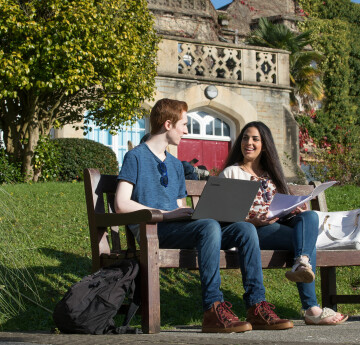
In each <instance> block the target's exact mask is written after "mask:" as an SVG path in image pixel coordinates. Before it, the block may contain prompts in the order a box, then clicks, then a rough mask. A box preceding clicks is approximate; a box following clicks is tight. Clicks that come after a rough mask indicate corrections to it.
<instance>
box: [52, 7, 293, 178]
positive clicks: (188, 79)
mask: <svg viewBox="0 0 360 345" xmlns="http://www.w3.org/2000/svg"><path fill="white" fill-rule="evenodd" d="M148 6H149V10H150V11H152V13H153V14H154V17H155V28H156V30H157V32H158V33H159V35H161V36H162V41H161V43H160V49H159V53H158V61H159V65H158V76H157V78H156V96H155V101H154V102H156V101H157V100H158V99H161V98H163V97H167V98H172V99H177V100H185V101H186V102H187V104H188V106H189V112H188V119H189V125H188V127H189V134H188V135H187V136H186V137H184V138H183V140H182V142H181V144H180V146H179V147H178V148H176V147H171V148H169V150H170V152H172V153H173V154H175V155H177V156H178V158H179V159H180V160H187V161H189V160H191V159H193V158H196V159H198V160H199V162H198V163H197V164H198V165H205V166H206V167H207V168H208V169H209V170H210V169H216V170H219V169H221V167H222V164H223V161H224V159H225V157H226V155H227V153H228V151H229V149H230V147H231V144H232V143H233V142H234V140H235V139H236V137H237V135H238V134H239V132H240V130H241V128H242V127H243V126H244V125H245V124H246V123H247V122H249V121H254V120H259V121H263V122H264V123H266V124H267V125H268V126H269V127H270V129H271V130H272V133H273V136H274V139H275V142H276V145H277V148H278V151H279V154H280V157H281V159H282V160H283V162H284V168H285V173H286V176H287V178H288V179H289V180H292V179H294V178H295V176H296V172H295V171H296V168H297V165H298V161H299V150H298V128H297V125H296V122H295V120H294V118H293V115H292V113H291V111H290V107H289V94H290V91H291V88H290V81H289V53H288V52H286V51H281V50H274V49H269V48H260V47H252V46H247V45H245V44H244V38H245V37H246V35H248V34H249V32H250V28H251V27H253V26H254V25H256V22H257V20H258V18H260V17H268V18H270V19H271V20H274V21H276V22H283V23H286V24H287V25H290V26H291V25H293V23H295V22H296V20H299V17H298V16H296V12H297V6H296V1H293V0H272V1H271V2H270V1H260V0H234V1H233V2H232V3H231V4H229V5H227V6H225V7H223V8H221V9H219V10H215V8H214V7H213V5H212V3H211V1H210V0H148ZM154 102H145V104H144V105H143V106H144V107H146V108H151V106H152V105H153V104H154ZM148 131H149V123H148V119H143V120H141V121H138V123H137V124H136V125H134V126H133V127H132V128H124V130H123V131H121V132H119V134H118V136H111V135H110V134H109V133H107V132H106V131H100V130H99V129H96V128H94V130H93V131H92V132H91V133H90V134H88V138H90V139H93V140H96V141H100V142H103V143H104V144H106V145H108V146H110V147H112V148H113V149H114V151H115V152H116V153H117V155H118V159H119V163H120V165H121V162H122V158H123V156H124V154H125V153H126V151H127V149H128V147H127V142H128V141H129V140H131V142H132V144H133V145H136V144H138V143H139V141H140V139H141V137H142V136H143V135H144V134H145V133H146V132H148ZM74 135H76V136H79V135H80V136H81V135H82V134H81V133H74V132H73V131H72V129H71V126H68V127H65V128H63V129H61V130H58V131H57V132H56V134H55V136H57V137H65V136H74ZM289 157H290V159H289Z"/></svg>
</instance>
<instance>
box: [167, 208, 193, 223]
mask: <svg viewBox="0 0 360 345" xmlns="http://www.w3.org/2000/svg"><path fill="white" fill-rule="evenodd" d="M162 213H163V215H164V220H170V219H175V218H181V217H189V216H191V215H192V214H193V213H194V210H193V209H192V208H191V207H179V208H177V209H175V210H172V211H162Z"/></svg>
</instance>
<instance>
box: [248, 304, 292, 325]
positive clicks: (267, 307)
mask: <svg viewBox="0 0 360 345" xmlns="http://www.w3.org/2000/svg"><path fill="white" fill-rule="evenodd" d="M273 309H275V306H274V305H272V304H270V303H268V302H266V301H262V302H259V303H256V304H255V305H253V306H252V307H250V308H249V309H248V311H247V317H246V321H248V322H250V323H251V326H252V328H253V329H266V330H275V329H288V328H293V327H294V324H293V322H292V321H290V320H286V319H280V318H279V317H278V316H277V315H276V314H275V312H274V311H273Z"/></svg>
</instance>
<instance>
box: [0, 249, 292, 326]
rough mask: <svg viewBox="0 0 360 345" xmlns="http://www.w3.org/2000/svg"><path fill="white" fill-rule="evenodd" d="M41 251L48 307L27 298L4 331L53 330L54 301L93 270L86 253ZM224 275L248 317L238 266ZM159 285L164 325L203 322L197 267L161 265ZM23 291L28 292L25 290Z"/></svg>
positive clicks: (229, 294)
mask: <svg viewBox="0 0 360 345" xmlns="http://www.w3.org/2000/svg"><path fill="white" fill-rule="evenodd" d="M40 253H41V255H43V256H46V262H51V263H53V265H48V266H46V267H42V266H33V267H31V268H30V270H31V272H32V274H33V279H34V283H35V284H36V286H37V289H38V292H39V295H40V298H41V301H40V302H39V303H40V304H41V306H42V307H44V308H46V309H47V310H45V309H44V308H42V307H40V306H39V305H37V304H35V303H32V302H30V301H27V300H24V302H25V310H22V311H20V312H19V314H18V315H17V316H14V317H12V318H10V319H9V320H7V321H6V322H4V323H3V324H2V327H1V330H2V331H34V330H45V331H50V330H51V329H52V328H54V326H55V325H54V323H53V320H52V310H53V309H54V307H55V304H56V303H57V302H58V301H59V300H60V299H61V298H62V296H63V295H64V293H65V292H66V291H67V290H68V288H69V287H70V286H71V285H73V284H74V283H76V282H78V281H79V280H81V279H82V278H83V277H84V276H86V275H88V274H90V272H91V260H90V259H89V258H87V257H85V256H81V255H76V254H73V253H68V252H63V251H58V250H56V249H50V248H41V249H40ZM0 269H1V266H0ZM222 276H223V284H222V289H221V290H222V292H223V294H224V299H225V300H226V301H229V302H230V303H231V304H232V305H233V311H234V312H235V313H236V314H237V315H238V316H239V318H240V319H242V320H245V318H246V309H245V305H244V303H243V299H242V294H243V288H242V281H241V274H240V272H239V270H226V271H225V270H224V271H222ZM160 287H161V293H160V299H161V306H160V308H161V326H162V327H163V328H166V327H173V326H178V325H192V326H194V325H195V326H200V325H201V322H202V315H203V311H202V302H201V286H200V276H199V272H198V271H196V270H195V271H192V270H186V269H162V270H161V271H160ZM234 287H235V288H234ZM22 293H23V294H25V295H26V291H22ZM270 302H271V301H270ZM276 307H277V309H276V312H277V313H278V314H279V315H280V316H282V317H285V316H286V315H287V317H289V315H294V310H293V309H291V308H289V307H288V306H287V301H286V300H283V301H281V303H279V302H277V304H276ZM50 311H51V312H50ZM119 318H120V319H121V317H119ZM117 319H118V318H117ZM140 323H141V320H140V316H136V318H135V319H134V321H133V322H132V324H133V325H134V326H140Z"/></svg>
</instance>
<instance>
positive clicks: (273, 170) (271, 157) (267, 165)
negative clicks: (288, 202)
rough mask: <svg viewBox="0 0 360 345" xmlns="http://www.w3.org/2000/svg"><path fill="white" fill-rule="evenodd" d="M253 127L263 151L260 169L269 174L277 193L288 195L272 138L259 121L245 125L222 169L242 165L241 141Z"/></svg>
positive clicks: (266, 128)
mask: <svg viewBox="0 0 360 345" xmlns="http://www.w3.org/2000/svg"><path fill="white" fill-rule="evenodd" d="M250 127H255V128H256V129H257V130H258V131H259V133H260V137H261V144H262V149H263V151H262V152H261V156H260V164H261V167H262V168H263V169H264V170H265V171H266V172H267V173H268V174H269V176H270V178H271V180H272V181H273V182H274V184H275V186H276V189H277V191H278V192H279V193H283V194H289V189H288V186H287V184H286V180H285V176H284V172H283V169H282V166H281V163H280V159H279V155H278V153H277V150H276V147H275V143H274V139H273V136H272V134H271V131H270V129H269V127H267V126H266V125H265V124H264V123H263V122H261V121H252V122H249V123H248V124H246V125H245V127H244V128H243V129H242V130H241V132H240V134H239V136H238V138H237V139H236V141H235V143H234V146H233V147H232V149H231V151H230V153H229V155H228V157H227V159H226V161H225V164H224V169H225V168H227V167H229V166H231V165H234V164H235V163H240V164H241V163H243V161H244V155H243V154H242V152H241V141H242V139H243V136H244V133H245V131H246V130H247V129H248V128H250Z"/></svg>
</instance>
